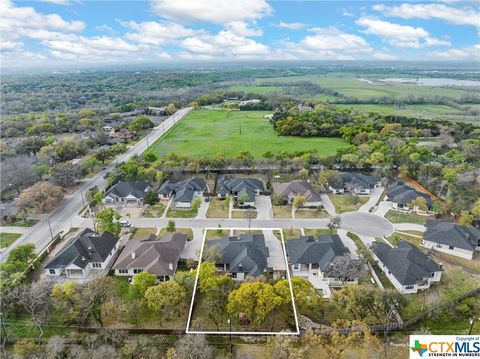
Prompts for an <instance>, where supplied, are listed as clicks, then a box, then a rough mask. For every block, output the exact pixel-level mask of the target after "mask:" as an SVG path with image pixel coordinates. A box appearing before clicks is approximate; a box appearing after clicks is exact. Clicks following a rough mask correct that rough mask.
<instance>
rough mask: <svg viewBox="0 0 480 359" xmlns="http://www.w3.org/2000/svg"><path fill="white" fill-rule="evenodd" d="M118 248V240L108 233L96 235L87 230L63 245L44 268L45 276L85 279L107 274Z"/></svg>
mask: <svg viewBox="0 0 480 359" xmlns="http://www.w3.org/2000/svg"><path fill="white" fill-rule="evenodd" d="M118 248H119V238H118V237H117V236H115V235H113V234H112V233H110V232H103V233H102V234H97V233H95V232H94V231H92V230H91V229H89V228H86V229H84V230H83V231H82V232H80V233H79V234H78V235H77V236H75V237H73V238H72V239H71V240H69V241H68V242H67V244H65V246H64V247H63V249H62V250H61V251H60V252H59V253H58V254H57V255H56V256H55V257H54V258H53V259H52V260H51V261H50V262H48V263H47V265H46V266H45V267H44V268H45V272H46V274H47V275H50V276H57V277H59V276H62V275H64V276H65V277H66V278H68V279H87V278H88V277H89V276H90V274H92V273H93V272H96V273H98V274H104V273H107V272H108V270H109V269H110V266H111V264H112V263H111V262H113V259H114V257H115V254H116V252H117V250H118Z"/></svg>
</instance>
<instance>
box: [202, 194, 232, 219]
mask: <svg viewBox="0 0 480 359" xmlns="http://www.w3.org/2000/svg"><path fill="white" fill-rule="evenodd" d="M228 206H229V201H228V200H227V199H224V200H221V199H219V198H216V197H212V198H210V204H209V205H208V210H207V218H228Z"/></svg>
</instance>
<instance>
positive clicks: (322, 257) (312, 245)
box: [286, 234, 350, 270]
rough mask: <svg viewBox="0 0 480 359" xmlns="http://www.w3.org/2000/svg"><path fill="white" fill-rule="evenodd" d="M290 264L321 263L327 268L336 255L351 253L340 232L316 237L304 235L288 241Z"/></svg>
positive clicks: (321, 265)
mask: <svg viewBox="0 0 480 359" xmlns="http://www.w3.org/2000/svg"><path fill="white" fill-rule="evenodd" d="M286 248H287V256H288V262H289V264H291V265H293V264H310V263H311V264H317V263H318V264H319V266H320V269H322V270H323V269H324V268H326V267H327V266H328V265H329V264H330V263H331V262H332V261H333V259H334V258H335V257H338V256H343V255H345V254H349V253H350V251H349V250H348V248H347V247H345V246H344V244H343V242H342V240H341V239H340V237H339V236H338V234H323V235H320V236H318V237H317V238H316V239H315V238H313V237H312V236H302V237H300V239H292V240H290V241H287V242H286Z"/></svg>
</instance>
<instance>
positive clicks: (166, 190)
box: [158, 178, 208, 208]
mask: <svg viewBox="0 0 480 359" xmlns="http://www.w3.org/2000/svg"><path fill="white" fill-rule="evenodd" d="M207 191H208V186H207V183H206V182H205V181H204V180H203V179H200V178H192V179H188V180H184V181H176V180H166V181H165V182H163V183H162V185H161V186H160V189H159V190H158V196H159V197H160V198H164V199H168V198H171V197H174V200H173V205H174V206H175V207H177V208H191V207H192V202H193V200H194V199H195V198H201V197H202V196H203V194H204V193H205V192H207Z"/></svg>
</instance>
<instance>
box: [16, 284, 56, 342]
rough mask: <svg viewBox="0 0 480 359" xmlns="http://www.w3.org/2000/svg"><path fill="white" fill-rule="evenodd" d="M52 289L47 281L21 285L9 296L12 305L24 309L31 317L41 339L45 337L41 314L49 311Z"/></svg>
mask: <svg viewBox="0 0 480 359" xmlns="http://www.w3.org/2000/svg"><path fill="white" fill-rule="evenodd" d="M50 289H51V288H50V284H49V283H48V282H47V281H41V282H36V283H31V284H22V285H19V286H18V287H15V288H13V289H12V290H11V291H10V293H9V294H8V298H9V302H10V303H11V305H13V306H20V307H22V308H23V309H24V310H25V311H26V312H27V313H28V314H29V315H30V316H31V318H32V320H33V323H34V324H35V326H36V327H37V328H38V330H39V332H40V334H39V337H41V336H42V335H43V327H42V320H41V314H42V313H44V312H45V311H46V310H47V309H48V303H49V300H48V299H49V294H50Z"/></svg>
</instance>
